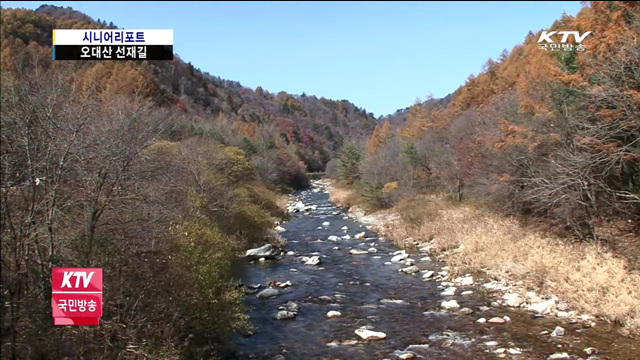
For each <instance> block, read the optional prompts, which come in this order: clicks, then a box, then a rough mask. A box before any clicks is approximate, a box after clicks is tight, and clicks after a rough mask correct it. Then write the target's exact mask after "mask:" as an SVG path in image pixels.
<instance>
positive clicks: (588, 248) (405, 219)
mask: <svg viewBox="0 0 640 360" xmlns="http://www.w3.org/2000/svg"><path fill="white" fill-rule="evenodd" d="M334 197H335V198H336V199H338V200H339V201H345V202H347V203H348V201H346V200H344V199H349V198H350V195H349V192H348V190H344V189H341V190H339V191H336V193H335V195H334ZM391 211H392V212H396V213H398V214H400V217H399V220H398V221H395V222H391V223H387V224H383V227H382V229H381V230H382V231H383V232H384V235H385V236H387V237H388V238H391V239H392V240H394V241H395V242H396V243H398V244H399V245H401V246H407V245H412V244H407V242H406V241H405V240H406V239H407V238H413V240H414V241H418V242H426V241H430V240H432V239H433V245H434V246H435V251H436V252H444V253H445V255H446V258H447V261H448V263H449V265H450V266H451V268H452V270H453V271H454V272H455V273H458V274H460V273H465V272H478V271H485V272H488V273H489V274H492V275H495V276H496V277H497V278H499V279H509V280H514V281H522V282H523V283H524V284H525V286H526V287H527V288H529V289H531V290H533V291H535V292H536V293H538V294H541V295H548V296H550V295H552V294H553V295H556V296H558V297H559V298H560V299H561V300H562V301H563V302H566V303H567V304H568V305H569V306H570V307H571V308H573V309H576V310H578V311H582V312H586V313H588V314H591V315H596V316H599V317H601V318H604V319H607V320H609V321H615V322H617V323H618V324H620V325H622V326H623V328H622V329H623V330H622V331H623V332H624V333H626V334H635V335H637V334H640V274H638V273H637V272H632V271H630V270H629V269H628V267H627V265H626V262H625V260H623V259H621V258H618V257H614V256H613V255H612V253H611V252H610V251H608V250H607V249H605V248H602V247H600V246H597V245H591V244H570V243H568V242H567V241H566V240H562V239H559V238H556V237H554V236H551V235H545V234H543V233H541V232H538V231H535V230H533V229H529V228H525V227H523V226H522V225H520V224H519V223H518V222H517V221H516V220H514V219H510V218H506V217H504V216H501V215H498V214H493V213H491V212H488V211H486V210H483V209H478V208H475V207H469V206H464V205H458V204H454V203H451V202H449V201H447V200H445V199H442V198H440V197H435V196H420V197H418V198H414V199H410V200H404V201H402V202H400V203H399V204H398V205H396V207H395V208H394V209H392V210H391ZM414 241H411V243H413V242H414ZM461 245H462V246H461Z"/></svg>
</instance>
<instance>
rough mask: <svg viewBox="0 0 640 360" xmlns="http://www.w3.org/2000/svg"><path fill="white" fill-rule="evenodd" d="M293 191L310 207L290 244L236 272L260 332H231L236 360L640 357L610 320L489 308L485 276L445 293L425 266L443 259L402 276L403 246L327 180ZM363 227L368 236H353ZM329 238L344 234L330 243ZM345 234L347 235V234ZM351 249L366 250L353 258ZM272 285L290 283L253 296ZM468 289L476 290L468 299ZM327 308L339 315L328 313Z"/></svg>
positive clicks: (420, 258)
mask: <svg viewBox="0 0 640 360" xmlns="http://www.w3.org/2000/svg"><path fill="white" fill-rule="evenodd" d="M293 197H294V199H293V202H294V203H295V202H298V201H300V202H302V203H303V204H304V205H306V206H307V207H311V209H310V210H308V211H299V212H295V213H293V214H291V219H290V220H289V221H288V222H285V223H283V224H281V226H282V227H283V228H284V229H285V231H282V232H281V233H280V235H281V236H282V238H283V239H285V240H286V241H287V242H286V245H285V247H284V253H283V254H282V255H281V256H279V257H278V258H277V259H273V260H266V261H253V262H248V261H245V262H243V263H242V264H239V266H238V268H237V276H238V277H239V278H240V279H241V281H242V283H243V284H245V286H247V285H251V284H261V287H260V288H259V289H257V290H254V291H255V292H253V291H247V293H248V294H247V296H246V300H245V303H246V305H247V306H248V307H249V308H250V310H249V311H248V313H247V314H248V315H249V316H250V322H251V324H252V325H253V326H254V327H255V333H254V334H253V335H251V336H240V335H237V336H236V338H234V344H235V345H236V346H237V351H236V353H235V354H234V355H233V357H231V358H234V359H278V360H283V359H301V360H306V359H367V360H368V359H412V358H413V359H434V360H435V359H495V358H508V359H552V358H554V356H555V358H556V359H638V358H640V357H638V356H637V355H638V354H640V347H639V346H638V344H637V343H636V341H634V340H632V339H628V338H625V337H622V336H620V335H619V334H618V333H617V332H616V331H615V329H613V327H612V326H611V325H608V324H606V323H605V322H604V321H598V320H596V322H597V324H596V325H595V326H590V325H588V324H585V323H584V322H580V321H578V322H575V323H573V324H571V323H569V322H568V321H567V320H561V319H557V318H555V317H554V316H551V315H547V316H544V317H534V316H532V313H530V312H528V311H525V310H521V309H515V308H509V307H506V306H495V305H496V304H494V306H492V304H491V303H492V300H491V299H490V298H489V297H488V296H487V295H486V294H485V293H484V291H483V289H482V286H481V285H482V283H484V282H486V281H480V280H477V282H476V283H475V284H471V285H466V286H460V285H456V287H457V289H456V291H455V295H453V296H443V295H442V294H441V293H442V292H443V290H444V289H445V288H446V286H444V287H443V286H441V285H440V281H437V280H433V279H429V280H426V279H423V274H424V271H427V270H432V271H434V272H435V273H436V274H437V273H438V272H439V271H441V270H442V268H443V267H445V266H446V264H445V263H443V262H440V261H438V260H436V259H435V258H434V257H428V256H427V255H426V254H419V253H418V254H410V258H411V259H413V260H415V264H414V265H415V266H417V267H418V268H419V269H420V270H421V272H417V273H414V274H406V273H402V272H399V271H398V270H399V269H403V268H406V267H407V266H408V265H407V264H404V263H390V260H391V258H392V257H393V256H394V255H393V254H394V253H396V252H397V251H398V248H396V247H395V246H394V245H393V243H392V242H390V241H386V240H383V239H380V238H378V236H377V234H376V233H375V232H373V231H371V230H369V229H368V228H367V227H366V226H365V225H364V224H360V223H358V222H356V221H354V220H352V219H350V218H347V217H346V214H345V212H344V210H342V209H340V208H338V207H336V206H335V205H333V204H332V203H330V202H329V195H328V193H327V192H326V186H325V185H324V184H323V183H322V182H317V181H316V182H314V183H313V187H312V188H310V189H307V190H303V191H298V192H296V193H294V194H293ZM326 222H328V223H329V224H328V225H327V224H326ZM323 223H325V225H323ZM343 227H346V230H344V229H343ZM362 232H364V238H359V239H356V238H355V237H356V235H357V234H360V233H362ZM332 235H334V236H337V237H338V239H337V240H335V238H333V239H334V240H333V241H332V240H329V237H330V236H332ZM346 235H348V236H349V237H350V238H343V236H346ZM360 236H362V235H360ZM352 249H356V250H361V251H362V252H366V253H364V254H358V255H354V254H351V253H350V251H351V250H352ZM287 252H294V254H292V253H289V255H286V254H285V253H287ZM303 256H306V257H312V256H319V257H320V260H321V262H320V263H319V264H317V265H306V264H305V263H303V262H302V261H301V257H303ZM385 263H386V264H385ZM294 269H295V270H294ZM445 269H446V268H445ZM270 281H279V282H281V283H285V282H287V281H290V282H291V286H288V287H286V288H278V290H279V291H280V294H279V295H278V296H277V297H273V298H266V299H265V298H258V297H257V296H256V294H257V292H258V291H261V290H264V289H265V288H266V285H267V283H269V282H270ZM246 289H249V288H246ZM469 290H470V291H473V294H471V295H462V293H463V292H465V291H469ZM448 300H456V301H457V302H458V304H459V305H460V308H469V309H471V310H472V311H473V313H471V314H468V313H461V312H460V311H459V309H452V310H443V309H442V307H441V303H442V302H443V301H448ZM289 302H295V303H296V304H297V307H298V309H297V312H296V314H295V318H291V319H284V320H276V319H275V318H274V317H275V316H276V314H278V312H279V308H280V307H281V306H284V305H285V304H287V303H289ZM289 305H291V304H289ZM291 309H292V308H291V307H290V310H291ZM329 311H338V312H340V313H341V316H339V317H335V318H329V317H328V316H327V313H328V312H329ZM467 311H468V310H467ZM505 316H507V317H508V318H510V321H507V322H506V323H504V324H490V323H478V322H476V320H478V319H479V318H485V319H491V318H494V317H500V318H503V317H505ZM556 326H561V327H563V329H564V335H561V336H551V333H552V332H553V331H554V329H555V328H556ZM362 327H365V328H366V329H369V330H371V331H375V332H383V333H384V334H386V337H385V338H384V339H380V340H363V339H362V338H360V337H359V336H358V335H356V333H355V331H356V329H359V328H362ZM545 332H547V333H545ZM585 349H586V351H585ZM565 355H566V356H565Z"/></svg>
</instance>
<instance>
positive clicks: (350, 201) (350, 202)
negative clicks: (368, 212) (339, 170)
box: [329, 180, 361, 208]
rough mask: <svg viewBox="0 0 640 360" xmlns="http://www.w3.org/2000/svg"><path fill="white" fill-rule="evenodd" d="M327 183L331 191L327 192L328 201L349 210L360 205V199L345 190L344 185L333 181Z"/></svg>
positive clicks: (348, 190)
mask: <svg viewBox="0 0 640 360" xmlns="http://www.w3.org/2000/svg"><path fill="white" fill-rule="evenodd" d="M329 183H330V185H329V186H330V187H331V191H330V192H329V201H331V202H332V203H334V204H336V205H338V206H340V207H342V208H350V207H352V206H354V205H357V204H359V203H361V199H360V198H359V197H358V196H357V195H356V194H355V193H354V192H353V191H351V190H350V189H349V188H347V186H346V184H344V183H342V182H338V181H335V180H331V181H330V182H329Z"/></svg>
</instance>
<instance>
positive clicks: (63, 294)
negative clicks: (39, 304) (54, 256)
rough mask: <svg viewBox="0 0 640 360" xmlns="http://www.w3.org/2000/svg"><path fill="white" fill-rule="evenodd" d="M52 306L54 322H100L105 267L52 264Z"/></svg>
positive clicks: (91, 323) (94, 323) (84, 323)
mask: <svg viewBox="0 0 640 360" xmlns="http://www.w3.org/2000/svg"><path fill="white" fill-rule="evenodd" d="M51 308H52V310H53V320H54V321H53V323H54V325H99V324H100V318H101V317H102V269H98V268H53V269H52V272H51Z"/></svg>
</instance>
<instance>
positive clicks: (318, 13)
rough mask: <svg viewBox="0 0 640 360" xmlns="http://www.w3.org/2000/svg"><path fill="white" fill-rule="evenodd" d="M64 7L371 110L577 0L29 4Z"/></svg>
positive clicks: (212, 65) (406, 101) (287, 87)
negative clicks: (168, 35)
mask: <svg viewBox="0 0 640 360" xmlns="http://www.w3.org/2000/svg"><path fill="white" fill-rule="evenodd" d="M41 4H52V5H58V6H64V7H67V6H71V7H72V8H74V9H76V10H79V11H82V12H84V13H86V14H87V15H89V16H91V17H92V18H94V19H98V18H99V19H104V20H106V21H107V22H109V21H113V23H114V24H115V25H117V26H119V27H121V28H130V29H131V28H138V29H173V30H174V51H175V52H176V53H177V54H178V55H179V56H180V57H181V58H182V59H183V60H185V61H190V62H191V63H192V64H193V65H194V66H195V67H197V68H200V69H201V70H203V71H206V72H209V73H210V74H212V75H215V76H220V77H222V78H224V79H229V80H234V81H239V82H240V83H241V84H242V85H244V86H248V87H251V88H256V87H257V86H262V87H263V88H264V89H265V90H268V91H270V92H274V93H277V92H279V91H286V92H288V93H290V94H301V93H302V92H305V93H306V94H307V95H316V96H318V97H322V96H324V97H326V98H329V99H334V100H342V99H346V100H349V101H351V102H352V103H354V104H356V105H357V106H359V107H364V108H365V109H367V111H369V112H373V113H374V114H375V115H376V116H379V115H386V114H389V113H393V112H395V111H396V110H397V109H401V108H405V107H407V106H409V105H411V104H413V102H414V100H415V99H416V97H420V98H423V99H424V97H425V96H427V94H429V93H431V94H432V95H433V96H434V97H437V98H439V97H444V96H446V95H447V94H449V93H451V92H453V91H455V90H456V89H457V88H458V87H459V86H460V85H462V84H464V82H465V80H466V78H467V76H468V75H469V74H477V73H478V72H479V71H480V70H481V68H482V65H483V64H484V63H485V62H486V61H487V59H489V58H494V59H495V58H497V57H498V55H499V54H500V52H501V51H502V49H505V48H506V49H507V50H511V48H513V46H514V45H516V44H519V43H521V42H522V41H524V38H525V37H526V35H527V33H528V32H529V30H531V31H533V32H536V31H537V30H540V29H546V28H548V27H549V26H551V24H552V23H553V21H554V20H556V19H559V18H560V17H561V16H562V13H563V12H566V13H567V14H569V15H573V16H575V15H576V14H577V12H578V11H579V10H580V8H581V5H580V2H579V1H557V2H555V1H554V2H551V1H549V2H537V1H536V2H533V1H530V2H498V1H488V2H471V1H469V2H157V1H150V2H108V1H99V2H83V1H79V2H70V1H54V2H44V3H43V2H35V1H34V2H30V1H3V2H2V6H3V7H5V8H15V7H25V8H28V9H35V8H37V7H38V6H40V5H41Z"/></svg>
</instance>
